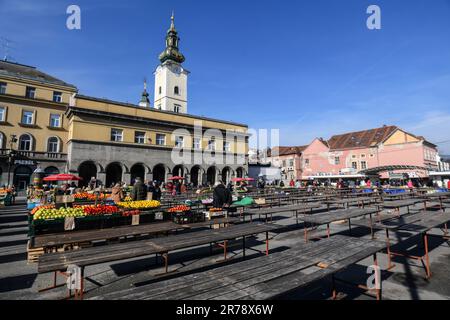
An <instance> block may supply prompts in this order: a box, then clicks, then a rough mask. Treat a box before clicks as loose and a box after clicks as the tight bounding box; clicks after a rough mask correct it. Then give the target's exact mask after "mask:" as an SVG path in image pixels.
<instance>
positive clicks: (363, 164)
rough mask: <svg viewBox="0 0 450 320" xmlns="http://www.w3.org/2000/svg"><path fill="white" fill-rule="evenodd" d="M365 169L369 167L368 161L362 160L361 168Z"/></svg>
mask: <svg viewBox="0 0 450 320" xmlns="http://www.w3.org/2000/svg"><path fill="white" fill-rule="evenodd" d="M365 169H367V162H366V161H361V170H365Z"/></svg>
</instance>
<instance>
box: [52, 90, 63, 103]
mask: <svg viewBox="0 0 450 320" xmlns="http://www.w3.org/2000/svg"><path fill="white" fill-rule="evenodd" d="M53 102H62V93H61V92H58V91H54V92H53Z"/></svg>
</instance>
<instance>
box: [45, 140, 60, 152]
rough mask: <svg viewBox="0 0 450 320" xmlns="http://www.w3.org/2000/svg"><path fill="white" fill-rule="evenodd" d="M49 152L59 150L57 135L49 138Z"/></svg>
mask: <svg viewBox="0 0 450 320" xmlns="http://www.w3.org/2000/svg"><path fill="white" fill-rule="evenodd" d="M47 152H50V153H57V152H59V139H58V138H57V137H51V138H48V142H47Z"/></svg>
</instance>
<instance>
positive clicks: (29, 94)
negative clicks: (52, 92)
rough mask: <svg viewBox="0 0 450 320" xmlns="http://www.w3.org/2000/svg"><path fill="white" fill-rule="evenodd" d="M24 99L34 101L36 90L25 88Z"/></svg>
mask: <svg viewBox="0 0 450 320" xmlns="http://www.w3.org/2000/svg"><path fill="white" fill-rule="evenodd" d="M25 97H27V98H30V99H34V98H35V97H36V88H35V87H27V89H26V90H25Z"/></svg>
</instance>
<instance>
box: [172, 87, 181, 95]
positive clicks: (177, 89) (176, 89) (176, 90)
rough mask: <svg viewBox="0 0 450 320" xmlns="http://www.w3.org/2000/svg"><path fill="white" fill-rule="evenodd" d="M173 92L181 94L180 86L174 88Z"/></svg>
mask: <svg viewBox="0 0 450 320" xmlns="http://www.w3.org/2000/svg"><path fill="white" fill-rule="evenodd" d="M173 93H174V94H176V95H179V94H180V88H178V86H176V87H175V88H173Z"/></svg>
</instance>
